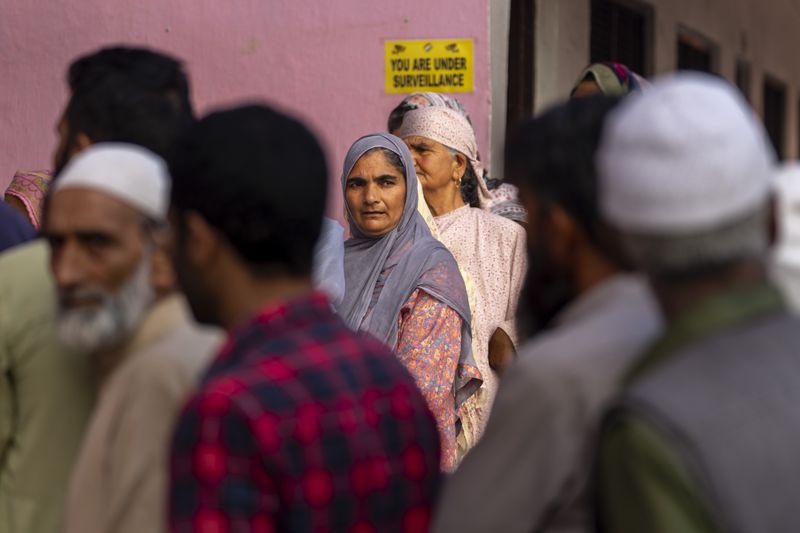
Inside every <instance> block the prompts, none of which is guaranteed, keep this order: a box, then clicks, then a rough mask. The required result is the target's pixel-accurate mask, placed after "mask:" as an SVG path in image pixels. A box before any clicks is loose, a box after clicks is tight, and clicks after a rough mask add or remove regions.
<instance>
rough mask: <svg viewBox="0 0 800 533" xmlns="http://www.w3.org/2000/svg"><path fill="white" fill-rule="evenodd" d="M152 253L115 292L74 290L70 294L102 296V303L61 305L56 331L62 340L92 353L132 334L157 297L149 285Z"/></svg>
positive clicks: (109, 346) (66, 343)
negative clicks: (84, 305)
mask: <svg viewBox="0 0 800 533" xmlns="http://www.w3.org/2000/svg"><path fill="white" fill-rule="evenodd" d="M150 265H151V263H150V254H149V253H145V255H144V256H143V257H142V260H141V262H140V263H139V266H137V267H136V271H135V272H134V273H133V276H131V279H130V280H128V281H127V282H126V283H125V285H123V286H122V288H120V289H119V290H118V291H117V292H116V293H109V292H108V291H106V290H104V289H101V288H98V287H81V288H79V289H75V290H74V291H73V292H72V294H70V296H71V297H78V298H101V299H102V303H101V304H100V305H99V306H92V307H87V308H77V309H63V308H62V307H61V306H59V312H58V321H57V330H58V337H59V340H60V341H61V343H62V344H63V345H64V346H66V347H67V348H71V349H73V350H75V351H78V352H83V353H88V354H93V353H96V352H98V351H101V350H103V349H107V348H111V347H114V346H117V345H119V344H121V343H122V342H124V341H125V340H127V339H128V337H130V336H131V335H132V334H133V332H134V330H135V329H136V327H137V326H138V325H139V322H140V321H141V319H142V317H143V316H144V314H145V312H147V310H148V309H149V308H150V305H151V304H152V303H153V301H154V300H155V292H154V291H153V288H152V286H151V285H150V270H151V267H150Z"/></svg>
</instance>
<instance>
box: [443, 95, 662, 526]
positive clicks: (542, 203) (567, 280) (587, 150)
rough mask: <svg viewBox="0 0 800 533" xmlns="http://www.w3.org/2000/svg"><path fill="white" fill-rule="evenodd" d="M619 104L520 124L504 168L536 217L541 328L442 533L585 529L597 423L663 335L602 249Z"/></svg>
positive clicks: (635, 286)
mask: <svg viewBox="0 0 800 533" xmlns="http://www.w3.org/2000/svg"><path fill="white" fill-rule="evenodd" d="M615 104H616V100H615V99H612V98H608V97H602V96H600V97H594V98H590V99H581V100H575V101H570V102H567V103H565V104H563V105H561V106H558V107H556V108H554V109H552V110H550V111H548V112H546V113H544V114H542V115H541V116H540V117H538V118H536V119H534V120H532V121H530V122H527V123H526V124H524V125H523V126H522V127H521V128H520V129H519V130H518V131H517V133H516V135H515V136H514V137H513V138H512V139H511V141H510V142H509V145H508V147H507V157H506V169H507V174H508V176H509V177H510V178H511V179H513V181H514V183H515V184H516V185H517V186H518V187H519V188H520V192H521V197H522V200H523V204H524V205H525V208H526V209H527V211H528V213H529V219H528V220H529V225H528V254H529V260H528V263H529V265H530V267H529V269H528V275H527V277H528V279H527V280H526V281H527V286H528V288H529V289H530V290H529V291H528V294H531V295H534V297H532V298H531V300H530V301H529V302H526V305H525V307H526V308H527V309H528V310H529V312H530V313H531V315H532V316H530V317H529V318H530V319H531V320H530V321H531V322H534V323H533V324H523V325H522V326H523V327H524V328H528V329H536V330H539V331H540V333H539V335H538V336H537V337H534V338H533V339H532V340H531V341H529V342H528V343H527V344H526V345H524V346H523V347H522V349H521V350H520V351H519V356H518V357H517V359H516V360H515V361H514V363H513V364H512V366H511V367H510V368H509V371H508V372H507V373H506V374H505V375H504V376H503V380H502V381H501V383H500V388H499V391H498V394H497V399H496V400H495V404H494V407H493V409H492V414H491V417H490V418H489V424H488V426H487V428H486V433H485V434H484V436H483V439H482V440H481V441H480V442H479V443H478V445H477V446H476V447H475V448H474V449H473V450H472V451H471V452H470V453H469V454H468V455H467V456H466V458H465V459H464V462H463V463H462V464H461V466H460V467H459V469H458V470H456V472H455V473H454V474H453V476H452V477H451V479H450V480H449V481H448V482H447V484H446V485H445V489H444V494H443V496H442V498H441V499H440V501H439V505H438V508H437V512H436V520H435V524H436V527H435V531H436V532H437V533H450V532H457V533H469V532H475V533H479V532H480V533H483V532H495V531H497V532H503V533H516V532H519V533H529V532H531V531H558V532H583V531H588V530H589V528H590V526H591V523H590V520H589V518H588V517H589V512H588V511H589V506H588V505H587V501H586V485H587V481H588V479H589V471H590V466H591V451H592V450H593V446H594V438H595V436H596V429H597V427H598V425H599V421H600V415H601V413H602V412H603V408H604V407H605V405H606V403H607V402H608V401H609V400H610V399H611V397H612V396H613V395H614V393H615V392H616V390H617V388H616V386H617V382H618V381H619V378H620V376H621V375H622V373H623V372H624V370H625V368H626V367H627V366H628V365H629V364H630V363H631V361H632V360H633V358H634V357H635V356H636V355H638V354H639V353H640V352H641V350H642V349H644V347H645V346H646V344H647V343H649V342H650V341H651V340H652V339H653V338H654V337H655V335H656V334H657V333H658V330H659V329H658V328H659V326H660V316H659V312H658V309H657V306H656V302H655V299H654V298H653V297H652V295H651V293H650V291H649V289H648V288H647V285H646V283H645V281H644V280H643V279H641V278H639V277H638V276H634V275H631V274H628V273H626V272H624V271H623V269H622V267H621V265H620V264H619V262H618V261H617V259H616V258H615V257H614V256H613V254H611V253H610V251H609V250H608V249H606V248H605V246H604V243H603V240H602V232H601V230H600V228H601V224H600V220H599V218H598V205H597V201H598V198H597V175H596V172H595V165H594V155H595V151H596V148H597V144H598V142H599V139H600V132H601V130H602V126H603V122H604V119H605V117H606V116H607V114H608V112H609V111H611V109H612V108H613V106H614V105H615Z"/></svg>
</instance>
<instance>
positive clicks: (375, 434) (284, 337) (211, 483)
mask: <svg viewBox="0 0 800 533" xmlns="http://www.w3.org/2000/svg"><path fill="white" fill-rule="evenodd" d="M170 173H171V174H172V176H173V184H174V185H173V193H172V213H171V222H172V225H173V227H174V228H175V233H176V234H175V237H174V252H173V253H174V258H175V264H176V270H177V273H178V278H179V280H180V282H181V285H182V286H183V288H184V290H185V291H186V295H187V297H188V299H189V302H190V304H191V306H192V311H193V312H194V314H195V316H196V317H197V318H198V319H199V320H200V321H202V322H205V323H212V324H219V325H221V326H223V327H225V328H226V329H227V330H228V331H229V338H228V342H227V343H226V344H225V347H224V348H223V350H222V351H221V353H220V354H219V355H218V356H217V357H216V359H215V360H214V362H213V363H212V365H211V367H210V368H209V370H208V372H207V373H206V374H205V377H204V380H203V385H202V390H201V391H200V392H198V393H197V394H196V395H195V396H194V397H193V398H191V400H190V401H189V402H188V405H187V406H186V407H185V409H184V411H183V413H182V415H181V418H180V422H179V424H178V427H177V430H176V433H175V438H174V441H173V448H172V458H171V476H172V479H171V486H170V501H169V506H170V509H169V514H170V526H171V529H172V530H173V531H176V532H190V531H197V532H212V531H263V532H266V531H270V532H297V533H299V532H312V531H336V532H353V533H355V532H362V531H380V532H398V533H399V532H408V533H412V532H419V533H422V532H425V531H427V530H428V527H429V521H430V512H431V505H432V503H433V498H434V495H435V492H436V488H437V485H438V477H439V442H438V432H437V429H436V424H435V422H434V419H433V415H431V413H430V412H429V411H428V408H427V406H426V403H425V400H424V398H423V397H422V394H421V393H420V392H419V391H418V390H417V388H416V385H415V383H414V380H413V378H412V377H411V375H410V374H409V373H408V372H407V371H406V370H405V368H404V367H403V366H402V364H401V363H400V362H399V361H398V359H397V358H396V357H394V355H393V354H392V353H391V352H389V350H388V349H386V348H385V347H384V346H383V344H381V343H379V342H378V341H377V340H375V339H373V338H372V337H369V336H366V335H360V334H358V333H355V332H353V331H351V330H350V329H349V328H348V327H347V326H346V325H345V323H344V322H343V321H342V320H341V319H340V318H339V317H338V316H336V315H334V314H333V312H332V311H331V308H330V303H329V301H328V299H327V298H326V297H325V296H324V295H323V294H322V293H319V292H315V291H314V289H313V287H312V282H311V263H312V250H313V248H314V243H315V241H316V240H317V237H318V235H319V232H320V226H321V223H322V213H323V210H324V207H325V196H326V183H327V175H328V174H327V169H326V164H325V158H324V156H323V153H322V149H321V147H320V146H319V144H318V142H317V140H316V139H315V138H314V136H313V135H312V134H311V133H310V132H309V131H308V130H307V129H306V128H305V126H303V125H302V124H301V123H299V122H297V121H296V120H294V119H292V118H290V117H287V116H285V115H283V114H280V113H277V112H275V111H273V110H271V109H269V108H266V107H262V106H249V107H243V108H237V109H233V110H230V111H222V112H219V113H214V114H212V115H210V116H208V117H206V118H205V119H203V120H201V121H200V122H199V123H198V124H197V125H196V126H195V127H194V128H192V130H191V131H190V132H189V134H188V135H187V136H186V137H185V138H184V139H183V140H182V141H181V142H179V143H178V146H177V149H176V151H175V153H174V156H173V158H172V160H171V162H170Z"/></svg>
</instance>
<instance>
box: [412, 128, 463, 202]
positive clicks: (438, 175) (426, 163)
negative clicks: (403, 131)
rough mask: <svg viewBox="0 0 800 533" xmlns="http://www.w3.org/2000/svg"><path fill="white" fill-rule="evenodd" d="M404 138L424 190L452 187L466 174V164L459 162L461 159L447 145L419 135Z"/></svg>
mask: <svg viewBox="0 0 800 533" xmlns="http://www.w3.org/2000/svg"><path fill="white" fill-rule="evenodd" d="M404 140H405V142H406V144H407V145H408V149H409V150H411V155H412V156H413V157H414V168H415V169H416V171H417V177H418V178H419V181H420V183H421V184H422V188H423V189H424V190H426V191H438V190H441V189H443V188H445V187H452V186H453V184H454V183H456V182H458V179H459V178H461V177H462V176H463V175H464V171H465V170H466V167H465V165H461V164H459V163H460V162H459V159H458V158H456V157H453V154H452V152H451V151H450V149H449V148H447V147H446V146H445V145H443V144H440V143H438V142H436V141H434V140H432V139H428V138H427V137H420V136H419V135H410V136H408V137H406V138H405V139H404Z"/></svg>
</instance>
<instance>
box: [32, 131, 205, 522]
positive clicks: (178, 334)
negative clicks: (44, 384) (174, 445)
mask: <svg viewBox="0 0 800 533" xmlns="http://www.w3.org/2000/svg"><path fill="white" fill-rule="evenodd" d="M168 200H169V179H168V176H167V172H166V168H165V165H164V163H163V161H162V160H161V159H160V158H159V157H158V156H156V155H154V154H153V153H151V152H149V151H147V150H145V149H143V148H141V147H137V146H134V145H129V144H117V143H105V144H104V143H101V144H97V145H93V146H92V147H90V148H88V149H86V150H85V151H84V152H82V153H81V154H79V155H77V156H76V157H75V158H74V159H73V160H72V161H71V162H70V163H69V164H68V165H67V167H66V168H65V169H64V171H63V172H62V173H61V175H60V177H59V180H58V181H57V182H56V183H55V185H54V188H53V193H52V196H51V199H50V202H49V203H48V206H47V211H46V214H45V219H44V225H43V234H44V236H45V237H46V238H47V240H48V241H49V243H50V254H51V258H50V265H51V269H52V271H53V277H54V279H55V281H56V291H57V295H58V317H57V323H56V325H57V331H58V336H59V339H60V340H61V342H62V343H64V344H65V345H67V346H69V347H70V348H72V349H75V350H77V351H82V352H84V353H86V354H87V355H88V356H89V357H90V360H91V361H92V363H93V366H94V367H95V370H96V372H97V375H98V377H99V380H100V383H99V386H100V389H99V395H98V398H97V404H96V406H95V409H94V411H93V413H92V416H91V419H90V421H89V427H88V429H87V431H86V434H85V435H84V438H83V442H82V444H81V448H80V451H79V452H78V460H77V462H76V464H75V467H74V469H73V471H72V475H71V478H70V482H69V487H68V490H67V496H66V503H65V508H64V522H63V527H62V531H63V532H64V533H140V532H148V533H158V532H160V531H166V529H167V527H166V526H167V524H166V513H165V503H166V502H165V499H166V479H167V452H168V448H169V440H170V438H171V434H172V429H173V425H174V422H175V418H176V416H177V412H178V410H179V409H180V407H181V405H182V403H183V401H184V399H185V398H186V396H187V394H188V393H189V392H190V391H191V389H192V388H193V387H194V385H195V383H196V381H197V379H198V376H199V375H200V373H201V372H202V371H203V370H204V368H205V366H206V364H207V362H208V361H209V360H210V356H211V354H212V351H213V350H214V348H215V346H216V344H217V341H218V336H217V335H216V334H215V333H214V332H211V331H208V330H202V329H200V328H199V327H198V326H197V325H195V324H194V323H193V322H192V320H191V318H190V316H189V315H190V313H189V311H188V308H187V306H186V304H185V302H184V299H183V297H182V296H180V295H179V294H178V293H177V292H175V277H174V274H173V271H172V266H171V264H170V262H169V260H168V257H167V256H166V252H165V250H164V244H165V243H164V242H163V235H162V232H161V228H162V227H163V225H164V223H165V222H166V213H167V207H168Z"/></svg>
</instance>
